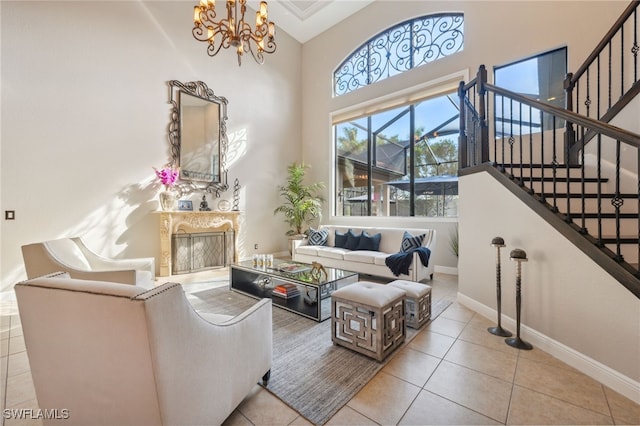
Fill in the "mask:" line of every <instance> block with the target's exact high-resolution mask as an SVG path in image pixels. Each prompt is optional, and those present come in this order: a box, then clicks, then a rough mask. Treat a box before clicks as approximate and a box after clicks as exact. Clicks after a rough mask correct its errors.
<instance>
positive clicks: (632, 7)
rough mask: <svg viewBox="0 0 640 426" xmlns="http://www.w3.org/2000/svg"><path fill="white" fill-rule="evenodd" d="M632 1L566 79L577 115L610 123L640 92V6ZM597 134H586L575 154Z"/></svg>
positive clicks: (569, 102)
mask: <svg viewBox="0 0 640 426" xmlns="http://www.w3.org/2000/svg"><path fill="white" fill-rule="evenodd" d="M639 4H640V2H638V1H637V0H634V1H632V2H631V3H629V6H627V8H626V9H625V10H624V12H623V13H622V15H620V17H619V18H618V20H617V21H616V22H615V24H614V25H613V26H612V27H611V29H610V30H609V31H608V32H607V34H605V36H604V37H603V38H602V40H601V41H600V43H598V45H597V46H596V47H595V49H594V50H593V52H591V54H590V55H589V56H588V57H587V59H586V60H585V62H584V64H582V66H580V67H579V68H578V70H577V71H576V72H575V73H569V74H567V77H566V79H565V81H564V88H565V91H566V102H567V109H568V110H570V111H574V112H576V113H577V114H580V115H583V116H586V117H590V118H594V119H596V120H600V121H605V122H609V121H610V120H611V119H612V118H613V117H614V116H615V115H616V114H617V113H618V112H619V111H620V110H621V109H622V108H624V107H625V106H626V105H627V104H628V103H629V102H630V101H631V99H633V98H634V97H635V96H636V95H637V94H638V93H640V82H639V81H638V75H639V74H640V70H639V69H638V61H639V59H638V52H640V45H639V43H640V41H639V40H638V5H639ZM594 136H595V135H594V134H592V133H587V134H585V139H579V138H578V139H577V144H576V145H575V146H574V147H572V154H573V155H574V158H575V155H576V154H577V152H578V151H579V150H580V149H581V147H582V145H583V144H584V143H586V142H588V141H589V140H590V139H591V138H593V137H594Z"/></svg>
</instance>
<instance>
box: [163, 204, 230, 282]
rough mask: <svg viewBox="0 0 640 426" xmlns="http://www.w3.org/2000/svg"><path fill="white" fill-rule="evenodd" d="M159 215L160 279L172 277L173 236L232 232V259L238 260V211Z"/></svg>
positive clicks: (175, 212) (164, 213)
mask: <svg viewBox="0 0 640 426" xmlns="http://www.w3.org/2000/svg"><path fill="white" fill-rule="evenodd" d="M158 213H159V214H160V273H159V275H160V276H161V277H166V276H169V275H172V271H171V269H172V265H173V259H172V247H171V245H172V236H173V234H200V233H205V232H225V231H233V234H234V236H233V258H232V259H229V260H230V261H231V262H235V261H237V259H238V244H237V241H238V234H239V231H240V227H239V218H240V212H238V211H229V212H221V211H210V212H206V211H203V212H200V211H199V212H191V211H163V212H158Z"/></svg>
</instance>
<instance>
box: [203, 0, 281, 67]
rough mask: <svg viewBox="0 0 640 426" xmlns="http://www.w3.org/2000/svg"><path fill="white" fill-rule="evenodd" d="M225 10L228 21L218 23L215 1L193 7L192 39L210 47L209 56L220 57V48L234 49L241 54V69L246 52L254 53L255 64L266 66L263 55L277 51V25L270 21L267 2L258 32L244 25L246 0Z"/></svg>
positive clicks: (237, 0)
mask: <svg viewBox="0 0 640 426" xmlns="http://www.w3.org/2000/svg"><path fill="white" fill-rule="evenodd" d="M238 3H239V4H240V13H239V14H238ZM225 9H226V13H227V16H226V19H220V20H219V21H216V17H217V13H216V9H215V0H200V4H199V5H198V6H195V7H194V14H193V22H194V27H193V30H192V34H193V37H194V38H195V39H196V40H198V41H202V42H207V43H208V44H209V45H208V47H207V53H208V55H209V56H215V55H217V54H218V52H219V51H220V49H221V48H225V49H227V48H229V47H231V46H233V47H235V48H236V52H237V54H238V65H241V58H242V55H243V54H244V52H246V51H249V52H250V53H251V56H253V58H254V59H255V60H256V62H258V63H259V64H262V63H264V56H263V53H273V52H275V51H276V42H275V24H274V23H273V22H271V21H269V19H268V12H267V2H266V1H262V2H260V7H259V9H258V11H257V12H256V23H255V28H252V27H251V25H250V24H249V23H247V22H246V21H245V14H246V11H247V6H246V0H226V1H225Z"/></svg>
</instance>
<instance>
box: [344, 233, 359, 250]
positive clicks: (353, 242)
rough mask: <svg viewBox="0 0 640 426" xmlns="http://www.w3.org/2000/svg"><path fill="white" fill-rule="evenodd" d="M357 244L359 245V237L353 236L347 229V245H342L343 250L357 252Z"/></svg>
mask: <svg viewBox="0 0 640 426" xmlns="http://www.w3.org/2000/svg"><path fill="white" fill-rule="evenodd" d="M358 244H360V235H356V234H354V232H353V231H352V230H351V229H349V231H347V243H346V244H345V245H344V248H346V249H349V250H357V249H358Z"/></svg>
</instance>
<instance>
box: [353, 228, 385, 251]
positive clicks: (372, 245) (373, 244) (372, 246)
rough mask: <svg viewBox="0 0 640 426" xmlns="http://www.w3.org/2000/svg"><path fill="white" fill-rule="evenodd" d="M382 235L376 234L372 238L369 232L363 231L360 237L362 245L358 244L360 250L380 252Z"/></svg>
mask: <svg viewBox="0 0 640 426" xmlns="http://www.w3.org/2000/svg"><path fill="white" fill-rule="evenodd" d="M381 238H382V234H375V235H374V236H370V235H369V234H368V233H367V231H362V235H360V243H359V244H358V250H370V251H378V250H379V249H380V239H381Z"/></svg>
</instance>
